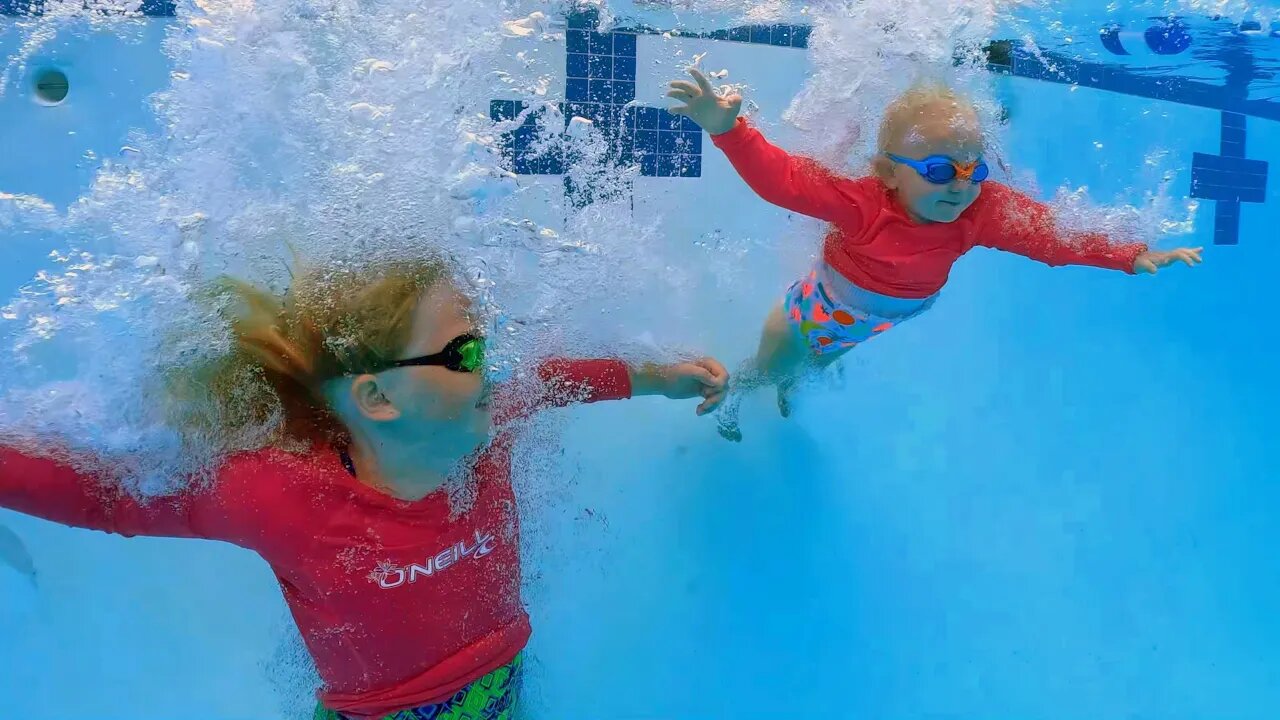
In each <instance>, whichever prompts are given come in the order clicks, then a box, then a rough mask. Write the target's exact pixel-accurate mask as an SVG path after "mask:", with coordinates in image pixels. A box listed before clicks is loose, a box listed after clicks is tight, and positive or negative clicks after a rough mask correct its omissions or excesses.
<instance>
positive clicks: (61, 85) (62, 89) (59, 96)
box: [36, 68, 71, 105]
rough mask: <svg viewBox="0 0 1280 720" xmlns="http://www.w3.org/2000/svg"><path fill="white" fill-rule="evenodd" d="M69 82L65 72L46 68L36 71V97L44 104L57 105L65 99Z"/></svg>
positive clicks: (69, 88)
mask: <svg viewBox="0 0 1280 720" xmlns="http://www.w3.org/2000/svg"><path fill="white" fill-rule="evenodd" d="M70 90H71V84H70V83H69V82H68V81H67V75H66V73H64V72H62V71H61V70H55V69H53V68H46V69H44V70H41V71H40V72H38V73H36V99H37V100H39V101H40V102H41V103H43V104H45V105H57V104H59V103H61V102H62V101H63V100H66V99H67V93H68V92H69V91H70Z"/></svg>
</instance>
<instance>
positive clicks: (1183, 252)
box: [1133, 247, 1204, 275]
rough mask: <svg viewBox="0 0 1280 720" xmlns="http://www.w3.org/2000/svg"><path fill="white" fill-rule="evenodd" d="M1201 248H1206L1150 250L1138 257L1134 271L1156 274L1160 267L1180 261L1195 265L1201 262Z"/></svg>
mask: <svg viewBox="0 0 1280 720" xmlns="http://www.w3.org/2000/svg"><path fill="white" fill-rule="evenodd" d="M1201 250H1204V248H1202V247H1198V248H1178V249H1177V250H1169V251H1168V252H1164V251H1158V250H1148V251H1146V252H1144V253H1142V254H1141V255H1139V256H1138V258H1137V259H1136V260H1134V261H1133V271H1134V272H1137V273H1147V274H1149V275H1155V274H1156V271H1157V270H1159V269H1160V268H1162V267H1165V266H1166V265H1172V264H1174V263H1176V262H1178V261H1182V262H1184V263H1186V264H1187V265H1190V266H1192V267H1195V266H1196V265H1199V264H1200V262H1201V260H1200V251H1201Z"/></svg>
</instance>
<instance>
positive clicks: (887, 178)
mask: <svg viewBox="0 0 1280 720" xmlns="http://www.w3.org/2000/svg"><path fill="white" fill-rule="evenodd" d="M871 173H872V174H873V175H875V176H876V177H878V178H880V180H881V182H883V183H884V184H885V187H888V188H889V189H890V190H897V189H898V179H897V177H896V176H895V175H894V172H893V161H892V160H890V159H889V158H887V157H885V156H884V155H876V156H875V158H873V159H872V160H871Z"/></svg>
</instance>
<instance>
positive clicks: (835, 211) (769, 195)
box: [667, 68, 865, 232]
mask: <svg viewBox="0 0 1280 720" xmlns="http://www.w3.org/2000/svg"><path fill="white" fill-rule="evenodd" d="M689 74H691V75H692V76H693V78H694V80H695V81H696V84H695V83H691V82H688V81H684V80H677V81H675V82H673V83H671V90H670V91H669V92H668V93H667V95H668V96H670V97H672V98H675V99H676V100H681V101H683V102H684V103H685V104H684V105H681V106H677V107H675V108H672V109H671V112H672V113H674V114H676V115H684V116H686V117H688V118H689V119H691V120H693V121H694V122H696V123H698V126H699V127H701V128H702V129H704V130H706V131H707V132H708V133H710V134H711V141H712V142H714V143H715V144H716V147H718V148H720V149H721V150H722V151H724V154H725V157H727V158H729V162H730V163H732V164H733V167H734V169H735V170H737V171H738V174H739V175H740V176H742V179H743V180H744V181H746V183H747V185H749V186H750V187H751V189H752V190H754V191H755V192H756V194H757V195H759V196H760V197H761V198H763V199H764V200H766V201H768V202H771V203H773V204H774V205H777V206H779V207H783V208H786V209H787V210H791V211H792V212H798V213H800V214H802V215H808V216H810V217H815V218H818V219H819V220H826V221H827V222H833V223H836V224H838V225H840V226H841V229H843V230H845V231H846V232H856V231H857V229H858V228H860V227H861V226H862V224H863V223H864V222H865V219H864V217H863V216H864V212H863V209H862V208H861V207H860V203H859V196H860V195H861V193H859V192H858V191H857V185H856V183H855V181H854V180H851V179H850V178H846V177H843V176H841V175H838V174H836V173H833V172H831V171H830V170H828V169H826V168H824V167H823V166H822V165H821V164H819V163H818V162H817V161H815V160H812V159H810V158H805V157H799V156H794V155H791V154H789V153H788V152H787V151H785V150H783V149H782V148H779V147H777V146H776V145H773V144H772V143H770V142H769V141H768V140H766V139H765V138H764V135H762V134H760V131H759V130H756V129H755V128H753V127H751V126H750V125H749V124H748V123H747V122H746V120H743V119H741V118H739V117H738V111H739V109H740V108H741V107H742V98H741V97H740V96H738V95H729V96H727V97H720V96H719V95H717V94H716V91H715V89H714V88H712V87H711V83H710V82H709V81H708V80H707V77H706V76H705V75H703V74H702V73H701V72H700V71H698V69H697V68H691V69H690V70H689Z"/></svg>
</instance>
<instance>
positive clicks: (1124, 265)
mask: <svg viewBox="0 0 1280 720" xmlns="http://www.w3.org/2000/svg"><path fill="white" fill-rule="evenodd" d="M983 194H984V196H985V197H984V198H983V200H984V202H985V205H986V207H985V208H984V211H983V212H984V217H983V218H982V220H981V224H980V226H979V237H978V238H977V241H978V244H980V245H984V246H986V247H991V248H996V249H997V250H1005V251H1007V252H1012V253H1017V254H1018V255H1022V256H1024V257H1028V258H1031V259H1032V260H1037V261H1039V262H1042V263H1044V264H1046V265H1051V266H1055V267H1056V266H1060V265H1087V266H1090V267H1098V268H1105V269H1109V270H1119V271H1121V272H1126V273H1129V274H1133V273H1135V272H1137V271H1138V269H1139V267H1138V261H1139V259H1140V258H1143V257H1144V256H1149V253H1148V252H1147V246H1146V245H1145V244H1143V243H1140V242H1127V243H1122V242H1113V241H1112V240H1111V239H1110V238H1108V237H1107V236H1106V235H1105V234H1103V233H1099V232H1069V231H1064V230H1062V229H1061V228H1060V227H1059V225H1058V223H1057V221H1056V220H1055V218H1054V215H1053V210H1052V209H1051V208H1050V207H1049V206H1048V205H1045V204H1044V203H1042V202H1038V201H1036V200H1033V199H1032V198H1030V197H1029V196H1027V195H1024V194H1023V193H1020V192H1018V191H1017V190H1014V189H1012V188H1009V187H1006V186H1004V185H1000V184H999V183H994V182H993V183H990V184H989V185H987V186H985V187H984V189H983Z"/></svg>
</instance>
